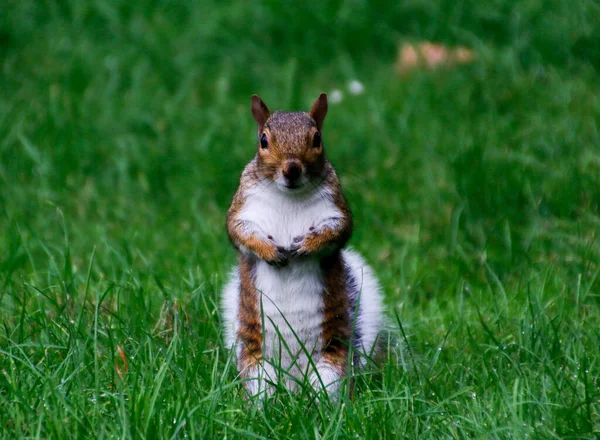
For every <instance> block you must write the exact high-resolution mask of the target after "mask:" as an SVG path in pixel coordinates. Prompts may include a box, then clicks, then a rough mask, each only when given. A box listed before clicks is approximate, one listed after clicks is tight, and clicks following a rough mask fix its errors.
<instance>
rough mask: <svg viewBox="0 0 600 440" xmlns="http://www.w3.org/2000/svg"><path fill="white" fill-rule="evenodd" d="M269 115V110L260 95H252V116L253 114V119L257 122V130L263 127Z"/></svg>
mask: <svg viewBox="0 0 600 440" xmlns="http://www.w3.org/2000/svg"><path fill="white" fill-rule="evenodd" d="M270 115H271V112H269V109H268V107H267V106H266V105H265V103H264V102H263V100H262V99H260V96H258V95H252V116H254V120H255V121H256V123H257V124H258V129H259V130H261V129H262V128H263V126H264V125H265V122H267V119H269V116H270Z"/></svg>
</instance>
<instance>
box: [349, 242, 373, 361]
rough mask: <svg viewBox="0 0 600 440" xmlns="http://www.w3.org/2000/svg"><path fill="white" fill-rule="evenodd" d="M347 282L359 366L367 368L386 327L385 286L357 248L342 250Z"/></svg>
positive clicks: (356, 358)
mask: <svg viewBox="0 0 600 440" xmlns="http://www.w3.org/2000/svg"><path fill="white" fill-rule="evenodd" d="M342 256H343V259H344V265H345V267H346V283H347V288H348V295H349V296H350V304H351V307H352V310H351V317H352V321H351V323H350V326H351V329H352V334H353V341H352V342H353V346H354V350H356V351H357V353H356V354H355V356H354V358H355V365H356V366H360V367H364V366H365V365H366V364H367V360H368V359H369V358H371V357H373V355H375V354H376V353H375V352H376V348H377V347H376V343H377V337H378V335H379V333H380V332H381V330H382V326H383V313H382V312H383V298H382V294H381V286H380V284H379V281H378V280H377V278H376V276H375V274H374V273H373V269H371V267H370V266H369V265H368V264H367V263H366V262H365V261H364V259H363V258H362V257H361V256H360V254H358V253H357V252H356V251H353V250H349V249H345V250H344V251H342Z"/></svg>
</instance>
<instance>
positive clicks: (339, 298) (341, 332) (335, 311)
mask: <svg viewBox="0 0 600 440" xmlns="http://www.w3.org/2000/svg"><path fill="white" fill-rule="evenodd" d="M321 269H322V270H323V274H324V275H325V292H323V299H324V315H325V317H324V319H323V324H322V325H321V328H322V332H323V335H322V337H323V353H322V356H323V361H324V362H327V363H328V364H330V365H331V366H333V367H335V368H337V369H338V372H339V374H340V375H345V374H346V372H347V370H348V349H349V345H350V338H351V330H350V316H349V313H348V311H349V310H350V300H349V298H348V291H347V290H346V282H345V273H344V264H343V261H342V257H341V254H340V252H339V251H338V252H335V253H334V254H333V255H331V256H329V257H326V258H323V260H322V261H321Z"/></svg>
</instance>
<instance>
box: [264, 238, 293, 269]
mask: <svg viewBox="0 0 600 440" xmlns="http://www.w3.org/2000/svg"><path fill="white" fill-rule="evenodd" d="M269 240H270V241H271V242H273V237H272V236H270V235H269ZM264 260H265V261H266V262H267V264H269V265H271V266H275V267H283V266H286V265H287V264H288V260H289V251H288V250H287V249H286V248H285V247H283V246H277V245H276V244H275V243H273V247H272V248H271V252H269V255H268V257H267V258H264Z"/></svg>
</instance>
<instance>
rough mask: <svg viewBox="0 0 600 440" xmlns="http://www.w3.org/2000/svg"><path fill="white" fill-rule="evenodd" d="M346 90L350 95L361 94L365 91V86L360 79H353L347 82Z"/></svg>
mask: <svg viewBox="0 0 600 440" xmlns="http://www.w3.org/2000/svg"><path fill="white" fill-rule="evenodd" d="M348 91H349V92H350V94H351V95H355V96H356V95H362V93H363V92H364V91H365V86H363V85H362V83H361V82H360V81H357V80H353V81H350V82H349V83H348Z"/></svg>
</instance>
